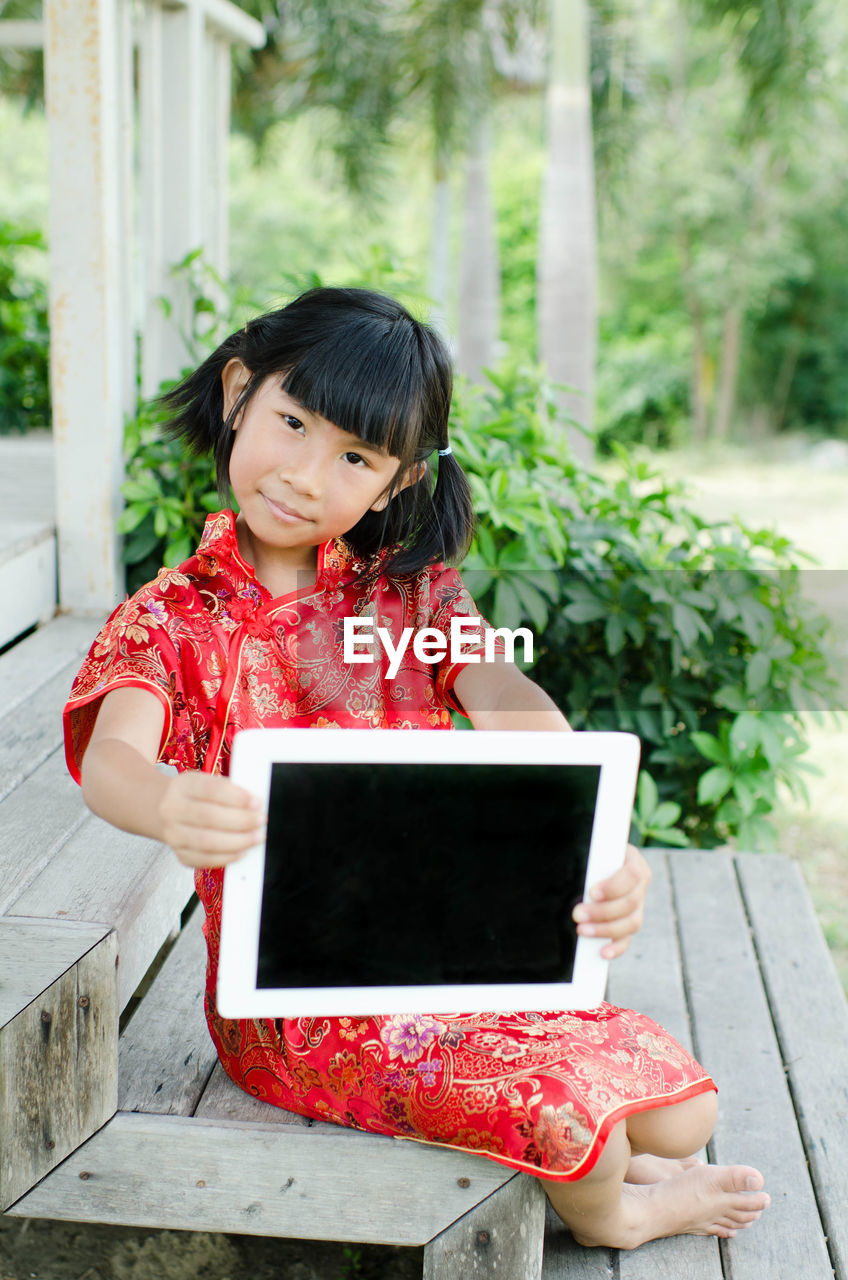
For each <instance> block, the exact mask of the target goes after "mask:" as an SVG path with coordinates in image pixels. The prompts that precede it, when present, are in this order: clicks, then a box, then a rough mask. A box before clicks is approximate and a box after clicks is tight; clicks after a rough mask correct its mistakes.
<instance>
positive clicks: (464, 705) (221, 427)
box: [65, 289, 768, 1248]
mask: <svg viewBox="0 0 848 1280" xmlns="http://www.w3.org/2000/svg"><path fill="white" fill-rule="evenodd" d="M450 398H451V371H450V364H449V361H448V358H447V355H446V353H445V350H444V348H443V346H442V344H441V343H440V341H439V340H438V339H437V338H436V336H435V335H434V334H433V333H432V332H431V331H430V330H429V329H428V328H426V327H425V326H424V325H422V324H419V323H418V322H417V321H415V320H413V319H412V318H411V317H410V316H409V315H408V314H407V312H406V311H405V310H404V309H403V308H402V307H401V306H399V305H398V304H397V303H395V302H393V301H392V300H390V299H388V298H385V297H382V296H380V295H377V294H373V293H370V292H366V291H362V290H356V289H316V290H312V291H311V292H309V293H307V294H304V295H303V296H302V297H300V298H298V299H297V300H296V301H295V302H293V303H291V304H290V305H289V306H287V307H284V308H283V309H282V310H280V311H275V312H273V313H272V314H270V315H265V316H261V317H259V318H258V319H256V320H253V321H251V322H250V323H249V324H247V325H245V327H244V329H243V330H241V331H240V332H238V333H235V334H233V335H232V336H231V337H229V338H228V339H227V340H226V341H225V342H223V343H222V344H221V346H220V347H219V348H218V350H217V351H216V352H215V353H214V354H213V355H211V356H210V357H209V358H208V359H207V360H206V361H205V362H204V364H202V365H201V367H200V368H199V369H198V370H197V371H196V372H195V373H194V374H192V375H191V377H189V378H187V379H186V380H185V382H183V383H182V384H181V385H180V386H178V387H177V388H176V389H175V390H173V391H171V392H170V393H169V394H168V395H167V396H166V397H165V402H166V404H167V406H168V408H169V409H170V410H171V411H172V414H173V421H172V425H171V429H172V430H173V431H174V432H175V433H177V434H178V435H181V436H182V437H183V438H184V439H185V441H186V442H187V443H188V444H189V445H190V446H191V447H192V448H194V449H211V450H213V451H214V455H215V460H216V464H217V469H218V479H219V486H220V489H221V493H222V495H225V500H226V499H227V498H228V495H229V492H230V489H232V492H233V493H234V495H235V497H236V500H237V502H238V508H239V514H238V516H234V515H233V513H232V511H229V510H223V511H221V512H219V513H218V514H217V515H213V516H210V517H209V519H208V520H207V523H206V528H205V531H204V534H203V538H202V541H201V543H200V546H199V548H198V550H197V554H196V555H195V556H193V557H192V558H191V559H190V560H188V561H187V562H186V563H185V564H184V565H182V566H181V567H180V568H179V569H177V570H162V572H161V573H160V574H159V576H158V578H157V579H156V581H155V582H153V583H151V584H149V585H148V586H146V587H143V588H142V589H141V591H139V592H137V593H136V595H134V596H133V597H132V598H131V599H129V600H127V601H125V602H124V603H123V604H122V605H120V607H119V608H118V609H117V610H116V611H115V613H114V614H113V615H112V617H111V618H110V619H109V621H108V622H107V623H106V625H105V627H104V628H103V630H102V631H101V632H100V635H99V636H98V637H97V639H96V640H95V642H94V645H93V647H92V649H91V652H90V654H89V656H88V658H87V660H86V662H85V663H84V665H83V667H82V670H81V671H80V673H79V675H78V677H77V679H76V681H75V683H74V687H73V690H72V692H71V696H70V699H69V702H68V705H67V708H66V712H65V729H66V743H67V756H68V763H69V767H70V769H71V772H72V773H73V774H74V776H75V777H76V778H77V779H78V780H79V779H80V777H81V780H82V786H83V791H84V795H85V799H86V801H87V803H88V804H89V806H90V807H91V808H92V809H93V810H94V812H95V813H98V814H100V815H101V816H102V817H104V818H106V819H107V820H108V821H110V822H112V823H114V824H115V825H116V826H119V827H121V828H123V829H124V830H127V831H134V832H138V833H140V834H142V835H146V836H152V837H153V838H155V839H157V840H162V841H164V842H165V843H167V844H168V845H170V846H171V848H172V849H173V850H174V851H175V853H176V855H177V857H178V858H179V859H180V860H181V861H182V862H184V863H186V864H187V865H188V866H191V867H194V868H196V874H195V879H196V884H197V891H198V894H199V896H200V899H201V901H202V903H203V906H204V908H205V912H206V920H205V933H206V939H207V944H208V955H209V963H208V975H207V989H206V1014H207V1020H208V1024H209V1030H210V1033H211V1035H212V1039H213V1041H214V1043H215V1046H216V1049H217V1051H218V1054H219V1057H220V1059H221V1062H222V1063H223V1065H224V1068H225V1069H226V1071H227V1072H228V1074H229V1075H230V1076H231V1077H232V1079H233V1080H234V1081H235V1082H236V1083H237V1084H239V1085H240V1086H241V1087H242V1088H244V1089H246V1090H247V1091H248V1092H249V1093H252V1094H254V1095H255V1096H256V1097H258V1098H262V1099H264V1100H265V1101H267V1102H271V1103H274V1104H276V1105H278V1106H281V1107H285V1108H287V1109H288V1110H291V1111H297V1112H300V1113H302V1114H304V1115H309V1116H313V1117H316V1118H319V1119H322V1120H333V1121H336V1122H338V1123H339V1124H345V1125H352V1126H355V1127H358V1128H362V1129H368V1130H372V1131H374V1132H378V1133H384V1134H395V1135H399V1136H403V1137H414V1138H418V1139H421V1140H424V1141H427V1142H434V1143H439V1144H448V1145H451V1146H456V1147H460V1148H462V1149H464V1150H467V1151H473V1152H478V1153H482V1154H485V1155H487V1156H489V1157H491V1158H492V1159H495V1160H498V1161H500V1162H501V1163H503V1164H507V1165H510V1166H512V1167H513V1168H516V1169H522V1170H525V1171H526V1172H528V1173H531V1174H534V1175H535V1176H537V1177H539V1178H541V1179H542V1180H543V1182H544V1186H545V1190H546V1192H547V1194H548V1196H549V1198H550V1200H551V1202H552V1203H553V1205H554V1207H555V1208H556V1210H557V1211H558V1213H559V1214H560V1216H561V1217H562V1218H563V1219H564V1221H565V1222H566V1223H567V1224H568V1226H569V1227H570V1228H571V1230H572V1231H573V1233H574V1235H575V1236H576V1238H577V1239H578V1240H579V1241H580V1242H582V1243H584V1244H587V1245H608V1246H619V1247H623V1248H632V1247H634V1246H636V1245H638V1244H640V1243H642V1242H643V1241H645V1240H649V1239H652V1238H654V1237H657V1236H664V1235H672V1234H676V1233H679V1232H691V1233H696V1234H712V1235H719V1236H732V1235H734V1234H735V1232H736V1231H737V1230H738V1229H739V1228H743V1227H749V1226H751V1225H752V1223H753V1222H754V1220H755V1219H756V1218H758V1217H759V1216H760V1212H761V1211H762V1209H763V1208H765V1207H766V1205H767V1204H768V1196H766V1195H765V1194H764V1193H763V1192H762V1191H761V1190H760V1188H761V1187H762V1182H763V1179H762V1177H761V1176H760V1174H759V1173H758V1172H757V1171H756V1170H755V1169H751V1168H748V1167H745V1166H732V1167H726V1168H715V1167H712V1166H708V1165H704V1164H702V1163H700V1162H699V1161H698V1160H696V1159H695V1158H694V1156H693V1152H695V1151H697V1150H699V1149H700V1147H701V1146H702V1145H703V1144H704V1143H705V1142H706V1140H707V1139H708V1138H709V1136H710V1134H711V1133H712V1129H713V1125H714V1122H715V1117H716V1104H715V1085H714V1084H713V1082H712V1080H711V1079H710V1077H709V1076H707V1075H706V1073H705V1072H704V1071H703V1069H702V1068H701V1067H700V1066H699V1065H698V1063H697V1062H695V1061H694V1060H693V1059H692V1058H691V1057H690V1056H689V1055H688V1054H687V1053H686V1052H685V1051H684V1050H683V1049H682V1048H681V1047H680V1045H679V1044H677V1043H676V1042H675V1041H674V1040H673V1039H672V1038H671V1037H670V1036H669V1035H668V1034H667V1033H666V1032H665V1031H664V1030H663V1029H662V1028H661V1027H659V1026H658V1025H657V1024H656V1023H654V1022H652V1021H651V1020H650V1019H649V1018H646V1017H643V1016H642V1015H640V1014H637V1013H633V1012H630V1011H628V1010H621V1009H616V1008H614V1007H612V1006H610V1005H608V1004H602V1005H600V1006H599V1007H598V1008H597V1009H593V1010H591V1011H588V1012H585V1011H584V1012H580V1013H568V1012H551V1013H526V1014H494V1013H476V1014H467V1015H451V1016H450V1017H439V1016H432V1017H430V1016H428V1017H420V1016H419V1017H399V1016H394V1017H388V1016H387V1017H368V1018H364V1019H362V1020H361V1021H358V1020H356V1019H351V1018H335V1019H333V1018H321V1019H312V1018H305V1017H302V1018H297V1019H282V1020H276V1021H250V1022H248V1021H236V1020H228V1019H223V1018H221V1017H220V1016H219V1014H218V1012H217V1010H216V1008H215V984H216V971H217V960H218V941H219V928H220V911H221V886H222V880H223V869H224V867H225V866H227V865H228V864H229V863H230V862H232V861H233V860H234V859H235V858H238V857H239V856H240V855H241V854H242V853H244V851H245V850H246V849H247V848H249V847H250V846H251V845H252V844H254V843H255V842H256V840H257V839H258V838H260V837H261V835H262V833H263V815H262V814H261V813H259V812H258V811H257V808H256V802H255V801H254V800H253V799H252V798H251V797H249V796H248V795H247V794H246V793H245V792H244V791H242V790H241V789H240V788H237V787H236V786H235V785H234V784H233V783H231V782H229V781H228V780H227V777H226V774H227V767H228V761H229V753H230V745H231V742H232V738H233V735H234V734H235V733H236V731H237V730H239V729H242V728H245V727H255V726H268V727H279V726H282V725H289V726H302V727H314V728H319V727H321V726H326V725H330V726H341V727H345V728H351V729H355V728H363V727H383V728H393V729H415V728H423V727H428V728H441V729H445V730H448V729H450V728H451V719H450V714H449V710H450V709H451V708H455V709H457V710H459V711H461V712H463V713H464V714H465V715H466V716H468V717H469V718H470V720H471V722H472V724H473V726H474V728H475V729H502V728H511V729H535V730H549V731H555V732H563V731H566V730H567V729H568V725H567V723H566V721H565V720H564V718H563V717H562V715H561V714H560V712H559V711H558V710H557V708H556V707H555V706H554V704H553V703H552V702H551V701H550V699H549V698H548V697H547V695H546V694H544V693H543V692H542V690H541V689H539V688H538V687H537V686H536V685H534V684H533V683H532V682H531V681H530V680H528V679H527V678H526V677H525V676H524V675H522V674H521V673H520V671H519V670H518V669H517V668H516V667H515V666H514V665H512V664H510V663H507V662H505V661H503V660H494V661H488V662H486V661H480V662H477V663H473V664H472V663H467V664H464V663H461V662H460V663H451V662H449V661H448V660H447V659H444V660H443V661H441V662H436V663H433V664H428V663H423V662H420V661H419V660H418V659H417V658H416V657H415V655H414V653H413V652H412V648H411V646H410V648H409V649H408V650H407V652H406V655H405V656H404V660H403V663H402V666H401V668H400V670H399V671H398V672H397V675H396V676H395V678H394V679H389V678H388V677H387V669H386V668H387V664H386V662H385V661H383V662H382V663H380V662H379V661H377V662H375V663H374V664H373V665H369V664H361V663H357V664H351V663H349V662H348V663H345V662H344V660H343V656H342V655H343V648H342V633H343V622H342V620H343V619H344V618H345V617H353V616H357V617H360V618H361V617H372V618H375V619H376V620H377V621H378V622H379V624H380V625H382V626H387V627H389V628H390V630H391V633H392V634H393V635H394V637H395V638H397V637H399V636H400V634H401V632H402V630H403V628H404V627H406V626H411V627H413V628H415V629H418V628H421V627H436V628H438V629H439V630H440V631H441V632H442V633H443V634H448V633H449V632H450V625H449V624H450V620H451V618H453V617H455V616H476V614H477V610H476V608H475V606H474V603H473V601H472V600H471V598H470V596H469V595H468V593H467V591H466V590H465V588H464V586H463V584H462V581H461V579H460V577H459V575H458V574H457V572H456V570H454V569H450V568H445V563H447V562H449V561H451V560H456V559H459V558H461V556H462V554H463V552H464V551H465V549H466V548H467V545H468V542H469V539H470V536H471V531H472V512H471V503H470V494H469V488H468V484H467V481H466V478H465V476H464V474H463V472H462V470H461V468H460V467H459V465H458V464H457V462H456V460H455V459H454V457H453V456H452V453H451V447H450V442H449V439H448V410H449V406H450ZM436 455H438V463H437V475H436V478H435V481H434V479H433V472H432V470H431V467H432V463H433V459H434V457H435V456H436ZM481 647H482V646H481ZM160 760H161V761H167V762H168V763H170V764H173V765H175V766H176V768H177V770H178V771H179V772H178V773H177V774H176V775H170V776H169V775H166V774H163V773H162V772H161V771H159V770H157V769H156V767H155V764H156V762H157V761H160ZM437 800H438V798H437V797H434V815H436V816H437V808H438V804H437ZM327 803H328V804H332V796H328V797H327ZM328 855H329V856H328ZM315 856H316V858H321V857H323V856H328V863H329V865H330V867H331V865H332V864H331V862H330V859H331V858H337V857H339V856H340V851H339V850H333V851H325V850H316V851H315ZM330 874H332V871H331V870H330ZM648 876H649V873H648V870H647V866H646V864H645V862H644V860H643V859H642V858H641V856H640V855H639V853H638V852H637V851H636V850H635V849H633V848H632V847H631V848H630V849H629V850H628V854H627V859H626V862H625V866H624V867H623V868H622V869H621V870H620V871H619V872H618V873H617V874H616V875H614V876H612V877H611V878H610V879H608V880H607V881H605V882H604V883H602V884H601V885H599V886H597V888H596V889H595V891H594V894H593V895H592V900H591V901H588V902H585V903H583V904H581V905H580V906H579V907H577V908H576V909H575V919H576V920H577V921H578V922H579V931H580V932H581V933H584V934H591V935H595V936H600V937H603V938H606V939H608V940H609V941H608V943H607V945H606V947H605V952H604V953H605V954H606V955H607V956H609V957H614V956H617V955H620V954H621V953H622V951H624V949H625V948H626V946H627V945H628V942H629V938H630V935H631V934H632V933H634V932H635V931H636V930H637V929H638V928H639V927H640V924H641V917H642V904H643V900H644V895H645V889H646V885H647V881H648ZM517 883H519V884H520V883H522V881H521V880H517ZM523 883H524V891H525V893H526V895H527V900H528V903H529V904H530V905H531V906H532V898H533V895H534V894H543V893H544V892H545V886H544V885H543V884H534V883H533V881H532V876H531V875H530V874H529V873H527V874H526V879H525V880H524V882H523ZM281 925H282V927H285V922H284V921H283V922H281Z"/></svg>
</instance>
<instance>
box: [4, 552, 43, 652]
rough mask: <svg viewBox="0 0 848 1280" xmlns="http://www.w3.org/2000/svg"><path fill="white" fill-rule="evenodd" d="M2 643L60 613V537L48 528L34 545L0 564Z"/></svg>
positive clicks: (7, 642) (6, 642)
mask: <svg viewBox="0 0 848 1280" xmlns="http://www.w3.org/2000/svg"><path fill="white" fill-rule="evenodd" d="M0 599H2V600H3V602H4V604H3V612H2V614H0V645H4V644H9V642H10V641H12V640H14V639H15V637H16V636H19V635H21V633H22V632H24V631H27V630H28V629H29V628H30V627H34V626H35V625H36V624H37V623H39V622H44V621H45V620H46V619H47V618H51V617H52V616H53V614H54V613H55V612H56V536H55V534H54V532H53V530H52V529H45V530H43V531H42V534H41V536H40V537H39V538H37V540H35V541H33V542H32V543H31V545H30V546H28V547H26V548H23V549H21V550H20V551H19V552H18V553H17V554H16V555H10V556H9V557H8V559H6V560H4V561H3V563H0Z"/></svg>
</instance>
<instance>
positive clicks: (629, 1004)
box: [575, 849, 722, 1280]
mask: <svg viewBox="0 0 848 1280" xmlns="http://www.w3.org/2000/svg"><path fill="white" fill-rule="evenodd" d="M645 856H646V857H647V859H648V862H649V864H650V867H651V873H652V876H653V879H652V881H651V884H650V886H649V888H648V895H647V898H646V902H645V927H644V928H643V929H642V931H641V932H640V933H638V934H636V936H635V937H634V939H633V941H632V942H631V944H630V947H629V948H628V950H627V951H626V952H625V953H624V955H623V956H622V957H621V958H620V959H619V960H617V961H615V962H614V963H613V964H612V965H610V978H609V997H608V998H609V999H610V1000H611V1001H612V1003H613V1004H619V1005H623V1006H624V1007H625V1008H628V1009H638V1010H639V1012H640V1013H647V1014H648V1015H649V1016H650V1017H652V1018H654V1019H655V1020H656V1021H657V1022H659V1023H660V1024H661V1025H662V1026H664V1027H666V1028H667V1030H668V1031H670V1032H671V1034H672V1035H673V1036H674V1037H675V1039H677V1040H679V1041H680V1043H681V1044H682V1045H683V1046H684V1048H686V1049H688V1050H689V1052H690V1053H691V1052H692V1033H691V1026H690V1021H689V1011H688V1009H687V1007H686V997H685V992H684V989H683V975H682V971H681V958H680V942H679V938H678V935H677V921H676V918H675V913H674V906H673V902H672V896H671V882H670V878H669V872H668V862H667V859H666V856H665V854H664V853H663V851H662V850H659V849H649V850H646V853H645ZM701 1155H702V1156H703V1155H704V1153H703V1152H702V1153H701ZM575 1247H576V1246H575ZM590 1252H591V1251H590ZM617 1266H618V1270H617V1280H656V1277H657V1276H663V1275H676V1274H684V1273H685V1275H686V1276H687V1277H688V1280H722V1267H721V1257H720V1255H719V1245H718V1241H717V1240H715V1239H709V1238H706V1237H702V1238H697V1237H695V1236H676V1237H674V1238H673V1239H670V1240H652V1241H651V1242H650V1243H649V1244H646V1245H643V1246H642V1247H641V1248H640V1249H636V1250H634V1251H633V1252H625V1253H621V1254H620V1255H619V1256H618V1264H617Z"/></svg>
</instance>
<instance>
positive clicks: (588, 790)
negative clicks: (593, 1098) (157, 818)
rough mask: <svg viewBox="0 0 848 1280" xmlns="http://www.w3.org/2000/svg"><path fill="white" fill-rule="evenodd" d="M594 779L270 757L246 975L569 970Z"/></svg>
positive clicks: (544, 975)
mask: <svg viewBox="0 0 848 1280" xmlns="http://www.w3.org/2000/svg"><path fill="white" fill-rule="evenodd" d="M599 778H600V768H599V767H598V766H596V765H518V764H492V765H479V764H471V765H454V764H445V765H439V764H302V763H296V764H275V765H274V766H273V768H272V775H271V803H270V813H269V821H268V837H267V846H266V858H265V883H264V890H263V900H262V916H261V925H260V938H259V964H258V973H257V986H258V987H260V988H267V987H272V988H273V987H359V986H362V987H368V986H383V985H386V986H403V985H430V984H452V983H495V982H560V981H565V982H567V981H570V979H571V977H572V967H573V963H574V950H575V945H576V932H575V927H574V924H573V923H572V920H571V911H572V908H573V907H574V905H575V903H577V902H578V901H579V900H580V898H581V896H582V891H583V882H584V878H585V874H586V863H587V859H588V856H589V841H590V836H591V831H592V822H593V818H594V812H595V800H596V796H597V789H598V782H599Z"/></svg>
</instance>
